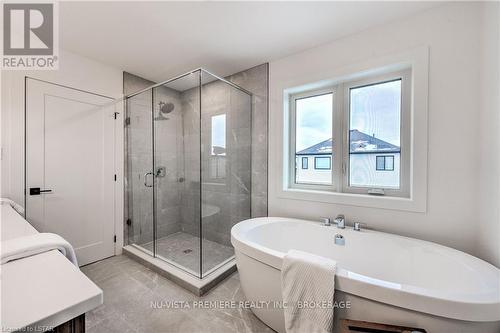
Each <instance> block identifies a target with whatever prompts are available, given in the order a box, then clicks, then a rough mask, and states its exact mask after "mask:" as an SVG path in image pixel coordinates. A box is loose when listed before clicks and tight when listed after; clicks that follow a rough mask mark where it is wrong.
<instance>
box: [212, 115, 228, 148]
mask: <svg viewBox="0 0 500 333" xmlns="http://www.w3.org/2000/svg"><path fill="white" fill-rule="evenodd" d="M212 155H217V156H225V155H226V114H225V113H223V114H219V115H216V116H212Z"/></svg>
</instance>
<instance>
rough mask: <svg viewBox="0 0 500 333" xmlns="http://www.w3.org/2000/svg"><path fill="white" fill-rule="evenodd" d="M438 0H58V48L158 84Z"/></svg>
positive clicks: (281, 52)
mask: <svg viewBox="0 0 500 333" xmlns="http://www.w3.org/2000/svg"><path fill="white" fill-rule="evenodd" d="M438 4H439V3H436V2H60V7H59V18H60V29H59V31H60V32H59V33H60V40H61V47H62V48H63V49H65V50H69V51H72V52H75V53H78V54H80V55H84V56H87V57H89V58H92V59H95V60H98V61H101V62H103V63H106V64H110V65H113V66H115V67H118V68H120V69H123V70H126V71H128V72H131V73H134V74H136V75H139V76H142V77H144V78H147V79H149V80H152V81H155V82H159V81H164V80H166V79H168V78H170V77H173V76H176V75H179V74H181V73H184V72H187V71H189V70H191V69H194V68H198V67H204V68H206V69H208V70H210V71H212V72H213V73H216V74H218V75H220V76H226V75H229V74H233V73H236V72H239V71H242V70H244V69H247V68H250V67H253V66H256V65H259V64H262V63H264V62H268V61H272V60H275V59H279V58H281V57H285V56H287V55H290V54H293V53H296V52H299V51H302V50H306V49H308V48H311V47H314V46H318V45H321V44H324V43H326V42H328V41H331V40H334V39H337V38H340V37H343V36H346V35H350V34H353V33H355V32H358V31H361V30H364V29H367V28H370V27H373V26H376V25H380V24H383V23H386V22H389V21H393V20H397V19H400V18H403V17H405V16H409V15H411V14H414V13H416V12H418V11H422V10H425V9H428V8H431V7H434V6H437V5H438Z"/></svg>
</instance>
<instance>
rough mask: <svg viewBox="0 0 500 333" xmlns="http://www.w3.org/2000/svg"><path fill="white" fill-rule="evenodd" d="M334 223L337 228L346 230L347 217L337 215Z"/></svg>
mask: <svg viewBox="0 0 500 333" xmlns="http://www.w3.org/2000/svg"><path fill="white" fill-rule="evenodd" d="M333 223H335V224H336V225H337V228H339V229H344V228H345V216H344V215H342V214H340V215H337V217H336V218H335V220H334V221H333Z"/></svg>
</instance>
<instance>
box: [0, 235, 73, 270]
mask: <svg viewBox="0 0 500 333" xmlns="http://www.w3.org/2000/svg"><path fill="white" fill-rule="evenodd" d="M51 250H59V251H60V252H61V253H62V254H63V255H64V256H65V257H66V258H68V259H69V261H71V262H72V263H73V264H74V265H75V266H76V267H78V262H77V260H76V255H75V250H74V249H73V247H72V246H71V244H70V243H68V242H67V241H66V240H65V239H64V238H62V237H61V236H59V235H56V234H52V233H48V232H46V233H39V234H35V235H29V236H22V237H18V238H12V239H9V240H6V241H3V242H0V253H1V255H0V256H1V258H2V265H3V264H6V263H8V262H9V261H13V260H17V259H22V258H26V257H30V256H34V255H36V254H40V253H44V252H47V251H51Z"/></svg>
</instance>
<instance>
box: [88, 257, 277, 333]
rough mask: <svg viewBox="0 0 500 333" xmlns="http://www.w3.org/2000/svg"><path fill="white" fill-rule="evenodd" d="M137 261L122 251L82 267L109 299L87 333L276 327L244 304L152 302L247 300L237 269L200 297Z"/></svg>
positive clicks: (264, 331)
mask: <svg viewBox="0 0 500 333" xmlns="http://www.w3.org/2000/svg"><path fill="white" fill-rule="evenodd" d="M136 265H139V264H137V263H136V262H135V261H133V260H131V259H129V258H127V257H124V256H117V257H112V258H109V259H105V260H103V261H101V262H98V263H94V264H91V265H88V266H85V267H83V268H82V271H83V272H84V273H85V274H87V276H89V278H90V279H92V280H93V281H94V282H95V283H96V284H97V285H98V286H99V287H100V288H101V289H102V290H103V292H104V304H103V305H102V306H100V307H98V308H96V309H94V310H92V311H90V312H88V313H87V315H86V325H87V332H88V333H103V332H106V333H107V332H117V333H118V332H120V333H123V332H127V333H128V332H136V333H148V332H154V333H160V332H161V333H163V332H165V333H169V332H172V333H174V332H183V333H184V332H185V333H191V332H193V333H195V332H214V333H220V332H245V333H252V332H262V333H267V332H273V330H271V329H270V328H269V327H267V326H266V325H265V324H263V323H262V322H261V321H260V320H259V319H258V318H257V317H255V316H254V315H253V313H252V312H251V311H250V310H249V309H245V308H238V307H237V308H234V309H219V308H210V309H206V308H205V309H194V308H193V307H191V308H189V309H186V308H180V309H172V308H166V307H163V308H154V307H153V306H152V302H172V301H177V302H190V303H188V304H193V303H192V302H195V301H200V300H208V301H242V300H244V299H245V298H244V295H243V292H242V290H241V286H240V283H239V278H238V273H234V274H233V275H231V276H230V277H228V278H226V279H225V280H224V281H222V282H221V283H220V284H219V285H218V286H217V287H215V288H213V289H212V290H211V291H210V292H208V293H207V294H205V295H204V296H202V297H197V296H195V295H193V294H192V293H190V292H188V291H186V290H184V289H183V288H181V287H179V286H177V285H176V284H174V283H173V282H171V281H169V280H167V279H166V278H164V277H162V276H160V275H159V274H157V273H155V272H153V271H151V270H149V269H147V268H145V267H142V269H137V268H138V267H137V266H136ZM139 266H140V265H139ZM104 268H107V269H104ZM107 270H109V271H111V272H106V271H107ZM97 272H99V273H97Z"/></svg>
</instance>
